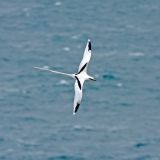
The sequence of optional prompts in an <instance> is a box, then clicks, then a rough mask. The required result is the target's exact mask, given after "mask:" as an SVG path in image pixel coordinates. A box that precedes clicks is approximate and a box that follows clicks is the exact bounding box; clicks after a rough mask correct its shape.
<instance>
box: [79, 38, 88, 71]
mask: <svg viewBox="0 0 160 160" xmlns="http://www.w3.org/2000/svg"><path fill="white" fill-rule="evenodd" d="M90 59H91V41H90V40H88V42H87V45H86V48H85V50H84V54H83V58H82V61H81V63H80V65H79V69H78V73H80V72H82V71H87V67H88V63H89V61H90Z"/></svg>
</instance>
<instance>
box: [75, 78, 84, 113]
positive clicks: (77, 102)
mask: <svg viewBox="0 0 160 160" xmlns="http://www.w3.org/2000/svg"><path fill="white" fill-rule="evenodd" d="M83 83H84V81H83V80H79V79H78V78H77V77H76V82H75V85H74V89H75V96H74V106H73V114H75V113H76V112H77V111H78V108H79V106H80V104H81V100H82V94H83V92H82V89H83Z"/></svg>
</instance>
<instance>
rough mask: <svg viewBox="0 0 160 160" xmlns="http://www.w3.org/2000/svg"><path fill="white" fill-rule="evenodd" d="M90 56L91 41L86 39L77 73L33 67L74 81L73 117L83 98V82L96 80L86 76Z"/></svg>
mask: <svg viewBox="0 0 160 160" xmlns="http://www.w3.org/2000/svg"><path fill="white" fill-rule="evenodd" d="M91 56H92V45H91V40H90V39H88V41H87V44H86V47H85V50H84V54H83V58H82V60H81V62H80V65H79V68H78V72H76V73H73V74H68V73H64V72H59V71H55V70H51V69H49V68H47V67H42V68H41V67H34V68H35V69H39V70H44V71H49V72H52V73H57V74H61V75H65V76H69V77H72V78H73V79H75V84H74V90H75V95H74V102H73V115H75V114H76V112H77V111H78V109H79V106H80V104H81V100H82V96H83V84H84V82H85V81H86V80H92V81H96V79H95V78H94V77H92V76H90V75H88V74H87V68H88V64H89V62H90V59H91Z"/></svg>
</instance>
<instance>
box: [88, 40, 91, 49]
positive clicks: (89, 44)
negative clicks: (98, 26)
mask: <svg viewBox="0 0 160 160" xmlns="http://www.w3.org/2000/svg"><path fill="white" fill-rule="evenodd" d="M88 51H91V42H89V43H88Z"/></svg>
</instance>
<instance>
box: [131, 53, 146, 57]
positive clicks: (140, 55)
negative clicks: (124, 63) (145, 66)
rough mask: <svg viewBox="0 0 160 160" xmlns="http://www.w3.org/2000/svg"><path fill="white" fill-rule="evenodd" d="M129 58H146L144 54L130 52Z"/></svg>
mask: <svg viewBox="0 0 160 160" xmlns="http://www.w3.org/2000/svg"><path fill="white" fill-rule="evenodd" d="M128 55H129V56H133V57H142V56H144V53H143V52H130V53H128Z"/></svg>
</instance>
